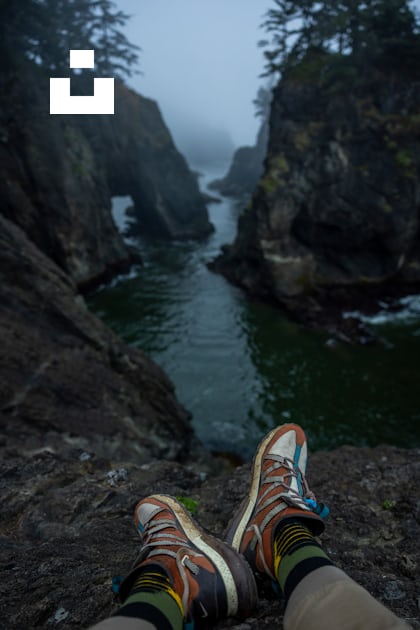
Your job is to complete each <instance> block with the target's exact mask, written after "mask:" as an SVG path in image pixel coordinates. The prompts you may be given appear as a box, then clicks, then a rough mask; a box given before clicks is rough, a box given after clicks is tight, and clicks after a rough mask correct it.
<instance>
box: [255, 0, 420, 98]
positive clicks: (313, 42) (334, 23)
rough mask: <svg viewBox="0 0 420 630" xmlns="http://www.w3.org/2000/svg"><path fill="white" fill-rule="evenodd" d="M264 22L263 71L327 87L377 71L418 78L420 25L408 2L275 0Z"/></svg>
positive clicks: (355, 79)
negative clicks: (273, 6)
mask: <svg viewBox="0 0 420 630" xmlns="http://www.w3.org/2000/svg"><path fill="white" fill-rule="evenodd" d="M274 4H275V8H273V9H270V10H269V11H268V13H267V15H266V19H265V22H264V24H263V26H264V27H265V29H266V30H267V32H268V34H269V35H270V36H271V42H262V45H263V46H269V47H270V48H269V49H267V50H266V51H265V57H266V60H267V65H266V71H267V72H266V73H267V74H272V73H280V74H281V75H282V76H284V77H286V78H291V79H296V80H300V81H310V82H314V81H315V82H317V83H320V84H322V85H324V86H325V85H327V86H330V85H331V86H337V85H338V84H341V85H345V84H347V83H348V82H349V81H351V82H355V83H356V84H360V83H363V81H364V80H365V78H367V77H372V74H373V73H375V72H378V71H379V72H385V73H386V74H387V75H388V76H392V75H393V76H395V77H399V78H401V76H416V75H418V72H419V68H420V34H419V24H418V20H417V17H416V14H415V12H414V9H412V8H411V4H412V2H410V0H372V1H371V2H360V0H321V1H317V0H274Z"/></svg>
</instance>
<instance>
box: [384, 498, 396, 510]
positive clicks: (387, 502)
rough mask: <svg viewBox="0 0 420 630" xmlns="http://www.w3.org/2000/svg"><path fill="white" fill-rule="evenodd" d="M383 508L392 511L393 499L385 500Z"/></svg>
mask: <svg viewBox="0 0 420 630" xmlns="http://www.w3.org/2000/svg"><path fill="white" fill-rule="evenodd" d="M382 507H383V509H384V510H390V509H392V508H393V507H394V501H392V500H391V499H385V500H384V501H383V503H382Z"/></svg>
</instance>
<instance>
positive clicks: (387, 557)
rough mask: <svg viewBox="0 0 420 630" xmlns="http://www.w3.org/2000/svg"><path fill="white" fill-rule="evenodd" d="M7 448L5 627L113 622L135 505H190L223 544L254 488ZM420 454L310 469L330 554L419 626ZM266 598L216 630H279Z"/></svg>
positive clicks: (174, 471)
mask: <svg viewBox="0 0 420 630" xmlns="http://www.w3.org/2000/svg"><path fill="white" fill-rule="evenodd" d="M0 450H1V458H0V462H1V463H0V471H1V475H0V492H1V495H2V501H1V504H0V515H1V518H0V523H1V526H0V563H1V566H2V578H3V579H2V583H1V595H2V624H3V627H4V628H5V629H6V630H14V629H16V630H21V628H29V627H30V628H37V627H51V628H55V627H58V628H62V629H63V630H65V629H67V628H80V627H85V628H86V627H89V626H90V625H92V624H93V623H95V622H97V621H99V620H100V619H103V618H105V617H107V616H109V615H110V614H111V613H112V612H113V611H114V610H115V609H116V608H117V606H118V603H117V600H116V598H115V596H114V595H113V593H112V590H111V583H112V577H113V576H115V575H124V574H125V573H126V572H127V571H128V570H129V569H130V568H131V566H132V563H133V561H134V559H135V558H136V556H137V554H138V550H139V539H138V538H137V537H136V533H135V530H134V526H133V508H134V506H135V504H136V502H137V501H138V500H139V498H141V497H144V496H147V495H148V494H151V493H156V492H163V493H168V494H172V495H174V496H181V497H188V498H190V499H193V500H195V501H196V502H197V504H198V510H197V513H196V517H197V518H198V520H199V521H200V522H201V523H202V525H203V526H204V527H206V528H207V529H208V530H210V531H211V532H213V533H215V534H217V535H219V536H220V535H221V534H222V532H223V530H224V527H225V526H226V524H227V523H228V521H229V519H230V518H231V516H232V513H233V512H234V510H235V508H237V506H238V505H239V502H240V501H241V499H242V498H243V497H244V496H245V494H246V492H247V489H248V484H249V479H250V477H249V473H250V469H249V465H246V466H244V467H241V468H238V469H236V470H235V471H234V472H232V473H225V474H224V475H223V476H220V475H218V476H215V475H214V474H213V473H212V471H211V469H209V468H208V467H207V468H206V467H205V466H203V465H197V464H195V465H189V466H188V467H185V466H183V465H181V464H177V463H168V462H152V463H150V464H147V465H138V464H136V463H133V462H132V461H128V460H126V459H116V458H113V459H107V458H103V457H99V456H98V455H96V454H95V452H93V451H92V450H91V449H89V450H87V451H86V450H85V449H84V446H83V445H80V444H78V443H76V442H74V444H73V446H71V445H69V444H65V443H61V444H51V443H50V442H49V441H48V439H47V440H46V442H45V446H44V449H42V450H39V451H38V452H36V451H30V450H28V449H25V448H24V447H23V446H22V444H21V443H20V442H19V443H18V444H16V443H15V441H14V440H13V439H11V438H9V437H7V438H6V439H4V438H2V445H1V447H0ZM419 456H420V452H419V450H407V451H404V450H399V449H395V448H391V447H383V448H375V449H355V448H350V447H342V448H340V449H338V450H336V451H333V452H331V453H315V454H313V455H312V456H311V457H310V458H309V466H308V479H309V481H310V484H311V487H312V488H313V489H314V491H315V492H316V494H317V496H318V498H320V499H321V500H323V501H325V502H326V503H327V504H328V505H329V507H330V509H331V514H330V516H329V518H328V520H327V524H326V531H325V533H324V534H323V535H322V537H321V541H322V543H323V545H324V548H325V549H326V551H327V553H328V554H329V557H330V558H331V559H332V561H333V562H334V563H336V564H337V565H338V566H339V567H340V568H342V569H344V570H345V571H347V572H348V573H349V574H350V576H351V577H353V578H354V579H355V580H357V581H358V582H359V583H361V584H362V585H363V586H364V587H365V588H367V589H368V590H369V591H370V592H371V593H372V594H373V595H374V596H375V597H377V598H379V600H380V601H382V602H383V603H384V604H385V605H387V606H388V607H389V608H391V609H392V610H393V611H394V612H395V613H396V614H397V615H399V616H400V617H401V618H403V619H406V620H407V621H408V622H409V623H410V625H411V626H413V627H414V628H419V627H420V616H419V609H418V585H417V576H418V568H419V562H420V550H419V546H418V545H416V544H415V541H416V540H418V537H419V534H420V532H419V506H418V504H417V503H416V496H415V491H414V490H413V489H415V488H417V487H418V484H419V482H420V479H419V473H420V471H419V461H420V458H419ZM219 469H220V467H219ZM209 472H210V473H211V474H208V473H209ZM206 474H207V479H204V480H203V478H205V477H206ZM136 538H137V540H136ZM259 592H260V598H259V604H258V608H257V610H256V611H255V613H254V614H253V616H252V617H251V618H249V619H247V620H246V622H245V623H244V624H243V625H240V626H235V624H234V622H231V621H230V622H226V621H224V622H221V623H220V624H219V625H218V626H217V627H218V628H220V629H222V628H231V627H232V623H233V624H234V627H240V628H242V629H245V628H247V629H248V630H254V629H255V630H260V628H281V627H282V625H281V623H282V617H283V609H282V606H281V604H280V602H279V601H278V599H277V596H276V595H275V594H274V592H273V590H272V589H271V586H270V584H269V583H267V584H265V583H260V584H259ZM23 601H24V605H22V602H23Z"/></svg>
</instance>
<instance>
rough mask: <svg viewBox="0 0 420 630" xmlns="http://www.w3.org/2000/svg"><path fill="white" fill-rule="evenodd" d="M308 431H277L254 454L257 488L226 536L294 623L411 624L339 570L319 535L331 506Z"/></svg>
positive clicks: (291, 626)
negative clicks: (317, 485) (316, 482)
mask: <svg viewBox="0 0 420 630" xmlns="http://www.w3.org/2000/svg"><path fill="white" fill-rule="evenodd" d="M306 461H307V443H306V437H305V433H304V432H303V430H302V429H301V428H300V427H299V426H297V425H294V424H287V425H283V426H281V427H278V428H277V429H274V430H273V431H271V433H269V434H268V435H267V436H266V437H265V438H264V439H263V441H262V442H261V444H260V446H259V447H258V449H257V453H256V455H255V458H254V464H253V472H252V481H251V488H250V491H249V494H248V496H247V497H246V498H245V499H244V501H243V503H242V505H241V507H240V509H239V511H238V513H237V514H236V516H235V517H234V519H233V520H232V522H231V523H230V524H229V526H228V529H227V532H226V536H225V538H226V541H227V542H228V543H229V544H231V545H232V547H233V548H234V549H236V550H237V551H240V552H241V553H243V554H244V556H245V557H246V559H247V560H248V562H249V563H250V565H251V567H252V568H253V569H254V572H256V573H257V574H258V573H259V574H261V575H265V576H269V577H270V578H271V579H272V580H273V582H274V583H276V584H278V586H279V587H280V590H281V592H282V594H283V596H284V599H285V605H286V611H285V618H284V627H285V629H286V630H320V629H321V628H322V630H333V629H334V630H336V629H337V628H340V630H375V629H376V628H377V629H378V630H379V628H381V630H391V629H392V630H394V629H396V628H407V627H408V626H407V625H406V624H404V623H403V622H402V621H400V620H399V619H398V618H397V617H396V616H395V615H393V614H392V613H391V612H390V611H389V610H388V609H387V608H385V607H384V606H382V604H380V603H379V602H377V601H376V600H375V599H374V598H373V597H372V596H371V595H369V593H368V592H367V591H366V590H365V589H363V588H362V587H361V586H359V585H358V584H356V582H354V581H353V580H351V579H350V578H349V577H348V576H347V575H346V574H345V573H344V572H343V571H340V570H339V569H337V568H336V567H335V566H334V565H333V563H332V562H331V560H330V559H329V558H328V556H327V554H326V553H325V552H324V551H323V549H322V547H321V546H320V544H319V543H318V542H317V540H316V539H315V536H318V535H319V534H321V533H322V532H323V530H324V523H323V518H324V517H325V516H327V514H328V508H326V506H325V505H323V504H322V503H317V501H316V498H315V495H314V494H313V493H312V492H311V491H310V490H309V486H308V484H307V481H306V479H305V477H304V473H305V470H306Z"/></svg>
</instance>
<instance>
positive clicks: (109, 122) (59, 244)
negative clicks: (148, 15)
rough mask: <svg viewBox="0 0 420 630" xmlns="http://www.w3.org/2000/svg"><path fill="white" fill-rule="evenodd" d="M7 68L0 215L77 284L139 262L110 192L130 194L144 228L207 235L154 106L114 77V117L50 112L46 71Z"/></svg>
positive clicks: (190, 183) (190, 184) (200, 206)
mask: <svg viewBox="0 0 420 630" xmlns="http://www.w3.org/2000/svg"><path fill="white" fill-rule="evenodd" d="M7 70H8V71H7V72H3V73H2V74H1V85H0V88H1V105H2V107H1V115H0V168H1V172H2V177H1V180H0V206H1V212H2V213H3V214H4V215H5V216H6V217H8V218H9V219H11V220H12V221H13V222H15V223H16V224H18V225H19V226H20V227H21V228H22V229H23V230H24V231H25V232H26V233H27V235H28V236H29V238H30V239H31V240H33V241H34V242H35V243H36V244H37V246H38V247H39V248H40V249H41V250H42V251H43V252H44V253H45V254H46V255H47V256H49V257H50V258H51V259H53V260H54V261H55V262H56V263H57V264H58V265H59V266H60V267H61V268H62V269H64V270H65V271H67V272H68V273H69V274H70V275H71V276H72V278H73V279H74V280H75V282H76V283H77V284H78V285H86V284H91V283H92V282H95V281H98V280H99V279H101V278H102V277H104V276H105V275H107V274H110V273H115V271H119V270H123V269H126V268H127V267H128V266H129V265H130V264H131V263H132V262H133V259H134V260H135V259H136V256H133V252H130V251H129V250H128V249H127V247H126V245H125V244H124V242H123V240H122V238H121V236H120V235H119V234H118V231H117V229H116V226H115V225H114V222H113V219H112V216H111V197H112V196H113V195H131V196H132V198H133V200H134V205H135V211H136V216H137V218H138V222H139V225H140V228H139V230H140V232H141V233H143V234H146V233H153V234H158V235H160V236H164V237H168V238H198V237H202V236H204V235H206V234H208V233H209V232H211V230H212V227H211V225H210V223H209V221H208V216H207V210H206V208H205V205H204V202H203V199H202V198H201V196H200V193H199V189H198V185H197V181H196V178H195V177H194V176H193V175H192V173H191V172H190V171H189V169H188V167H187V164H186V162H185V160H184V158H183V157H182V156H181V155H180V154H179V153H178V152H177V150H176V148H175V146H174V143H173V141H172V139H171V136H170V134H169V131H168V130H167V128H166V126H165V124H164V122H163V120H162V117H161V115H160V112H159V109H158V107H157V105H156V103H154V102H153V101H151V100H149V99H145V98H143V97H141V96H139V95H138V94H135V93H134V92H133V91H131V90H129V89H128V88H127V87H125V86H124V85H123V84H121V83H119V82H117V83H116V97H115V103H116V104H115V107H116V114H115V115H114V116H50V114H49V96H48V95H49V92H48V90H49V86H48V78H47V77H46V76H45V74H44V72H43V71H42V70H41V69H40V68H39V67H38V66H32V65H30V66H28V65H24V66H23V67H22V66H20V67H17V68H14V69H12V68H8V69H7ZM86 89H88V87H87V88H86ZM137 258H138V256H137Z"/></svg>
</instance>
